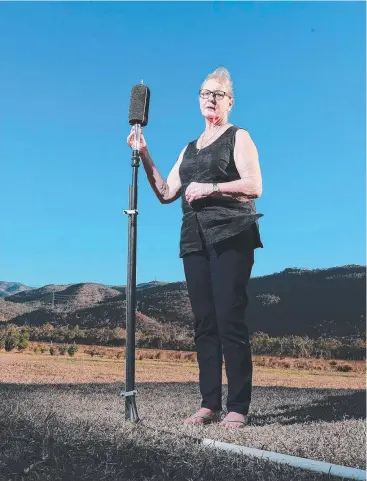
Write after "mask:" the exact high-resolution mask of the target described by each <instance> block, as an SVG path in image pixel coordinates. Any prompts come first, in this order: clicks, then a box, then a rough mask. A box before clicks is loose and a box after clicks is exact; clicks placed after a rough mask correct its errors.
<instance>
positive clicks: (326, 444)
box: [0, 352, 365, 481]
mask: <svg viewBox="0 0 367 481" xmlns="http://www.w3.org/2000/svg"><path fill="white" fill-rule="evenodd" d="M142 357H144V356H142ZM298 361H299V360H298ZM260 364H261V363H260ZM290 364H292V363H290ZM293 364H294V363H293ZM348 364H352V363H350V362H349V361H348ZM363 364H364V362H362V363H361V362H360V363H359V364H358V363H357V364H355V365H353V371H351V372H338V371H331V370H329V371H328V370H326V369H324V370H322V369H316V368H315V369H310V368H308V369H307V370H305V369H304V368H302V369H296V368H295V367H288V368H286V369H281V368H279V367H269V366H261V365H257V364H256V363H255V366H254V389H253V398H252V405H251V410H250V425H249V426H248V427H246V428H245V429H243V430H228V429H223V428H221V427H219V426H218V425H211V426H205V427H193V426H184V425H183V424H182V421H183V419H184V417H186V416H188V415H189V414H191V413H192V412H194V411H195V410H196V409H197V407H198V406H199V402H200V396H199V391H198V386H197V375H198V370H197V367H196V364H195V363H194V362H189V361H187V362H177V361H176V362H175V361H172V360H168V361H162V360H159V359H155V360H154V359H142V360H140V361H137V366H136V371H137V388H138V394H137V404H138V410H139V415H140V417H141V418H142V423H141V424H139V425H131V424H130V423H126V422H125V421H124V401H123V399H122V398H120V397H119V392H120V389H121V388H122V387H123V386H122V381H123V380H124V361H123V360H118V359H114V358H97V359H96V358H93V359H91V358H90V357H89V356H87V355H84V354H83V353H79V354H78V357H76V358H69V357H64V356H57V357H53V356H49V355H45V354H43V355H36V354H33V353H31V352H29V353H23V354H21V353H0V365H1V372H0V381H1V385H0V389H1V396H0V479H1V480H2V479H4V480H6V481H9V480H11V481H20V480H22V478H23V477H24V476H25V475H24V472H27V469H29V467H31V469H30V470H29V473H28V474H26V478H25V477H24V480H25V479H27V480H30V481H33V480H45V481H48V480H53V481H54V480H55V481H56V480H65V481H66V480H67V481H74V480H75V481H76V480H80V481H84V480H89V481H91V480H110V481H117V480H134V481H135V480H137V481H140V480H141V481H143V480H152V481H155V480H157V481H158V480H159V481H161V480H162V481H166V480H167V481H168V480H173V481H178V480H180V481H181V480H182V481H183V480H187V481H193V480H197V481H199V480H203V481H209V480H210V481H213V480H215V481H222V480H223V481H224V480H225V481H229V480H234V481H237V480H238V481H239V480H241V481H243V480H251V481H252V480H254V481H257V480H282V481H283V480H284V481H285V480H287V481H291V480H300V481H301V480H302V481H305V480H307V481H308V480H310V481H311V480H312V481H313V480H315V481H320V480H324V479H325V480H326V479H329V480H330V479H333V481H334V478H330V477H328V476H325V475H319V474H317V473H311V472H308V471H303V470H298V469H293V468H289V467H285V466H280V465H275V464H273V463H268V462H266V461H260V460H255V459H251V458H247V457H239V456H233V455H230V454H226V453H222V452H213V451H209V450H207V449H206V448H204V447H202V446H199V445H195V444H193V442H192V440H190V438H189V437H186V436H194V437H199V438H202V437H206V438H211V439H216V440H220V441H226V442H231V443H235V444H242V445H245V446H249V447H255V448H261V449H266V450H271V451H277V452H281V453H286V454H293V455H296V456H301V457H307V458H312V459H317V460H321V461H327V462H333V463H336V464H343V465H347V466H352V467H358V468H362V469H363V468H364V467H365V421H364V419H365V392H364V388H365V373H364V368H363ZM315 366H316V365H315ZM225 395H226V387H224V392H223V396H224V398H225ZM38 462H39V464H36V465H35V466H33V467H32V463H38ZM336 479H339V480H340V479H341V478H335V480H336Z"/></svg>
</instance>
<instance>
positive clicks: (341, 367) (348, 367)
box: [336, 364, 353, 372]
mask: <svg viewBox="0 0 367 481" xmlns="http://www.w3.org/2000/svg"><path fill="white" fill-rule="evenodd" d="M336 370H337V371H340V372H350V371H352V370H353V367H352V366H351V365H350V364H339V366H336Z"/></svg>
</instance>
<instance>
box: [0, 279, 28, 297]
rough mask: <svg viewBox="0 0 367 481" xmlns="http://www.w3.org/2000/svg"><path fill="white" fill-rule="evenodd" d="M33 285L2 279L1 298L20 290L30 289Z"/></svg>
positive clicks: (0, 286)
mask: <svg viewBox="0 0 367 481" xmlns="http://www.w3.org/2000/svg"><path fill="white" fill-rule="evenodd" d="M30 289H33V287H29V286H25V285H24V284H21V283H20V282H5V281H0V298H1V297H7V296H11V295H12V294H17V293H18V292H23V291H28V290H30Z"/></svg>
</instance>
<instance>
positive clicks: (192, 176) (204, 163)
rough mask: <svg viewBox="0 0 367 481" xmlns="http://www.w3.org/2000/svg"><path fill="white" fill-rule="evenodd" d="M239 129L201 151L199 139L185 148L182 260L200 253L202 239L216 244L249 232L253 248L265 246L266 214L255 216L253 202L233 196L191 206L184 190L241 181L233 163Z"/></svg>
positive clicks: (182, 174)
mask: <svg viewBox="0 0 367 481" xmlns="http://www.w3.org/2000/svg"><path fill="white" fill-rule="evenodd" d="M238 129H239V127H235V126H231V127H229V128H228V129H227V130H226V131H225V132H224V133H223V134H222V135H220V136H219V137H218V138H217V139H216V140H215V141H214V142H212V143H211V144H210V145H208V146H206V147H204V148H202V149H201V150H198V149H197V148H196V140H195V141H192V142H190V143H189V144H188V146H187V148H186V151H185V153H184V156H183V159H182V162H181V165H180V170H179V174H180V179H181V185H182V187H181V197H182V200H181V202H182V212H183V218H182V227H181V238H180V257H183V256H184V255H185V254H188V253H189V252H193V251H198V250H201V249H202V248H203V240H204V241H205V243H208V244H214V243H216V242H219V241H222V240H224V239H227V238H228V237H231V236H234V235H236V234H239V233H240V232H243V231H248V233H249V237H248V238H249V239H250V242H251V243H252V247H253V248H254V249H256V248H257V247H263V244H262V242H261V239H260V233H259V228H258V222H257V219H258V218H260V217H262V216H263V214H256V208H255V202H254V201H253V200H249V201H247V202H243V201H240V200H235V199H231V198H230V197H223V198H215V197H205V198H203V199H199V200H195V201H193V202H192V203H191V204H189V203H188V202H187V201H186V198H185V191H186V189H187V187H188V185H189V184H190V183H191V182H203V183H215V182H216V183H218V184H219V183H221V182H232V181H233V180H238V179H240V178H241V177H240V175H239V173H238V171H237V168H236V165H235V162H234V145H235V136H236V132H237V130H238ZM202 236H203V238H204V239H203V238H202ZM245 237H246V236H245ZM246 238H247V237H246Z"/></svg>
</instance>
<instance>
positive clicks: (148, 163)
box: [140, 148, 168, 202]
mask: <svg viewBox="0 0 367 481" xmlns="http://www.w3.org/2000/svg"><path fill="white" fill-rule="evenodd" d="M140 158H141V161H142V163H143V166H144V169H145V172H146V174H147V178H148V181H149V183H150V185H151V187H152V189H153V191H154V193H155V195H156V196H157V197H158V199H159V200H160V202H164V201H165V200H166V199H167V197H168V184H167V182H166V181H165V180H164V179H163V177H162V176H161V174H160V173H159V171H158V169H157V167H156V165H155V164H154V162H153V160H152V158H151V156H150V154H149V151H148V149H147V148H146V149H144V150H142V151H140Z"/></svg>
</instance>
